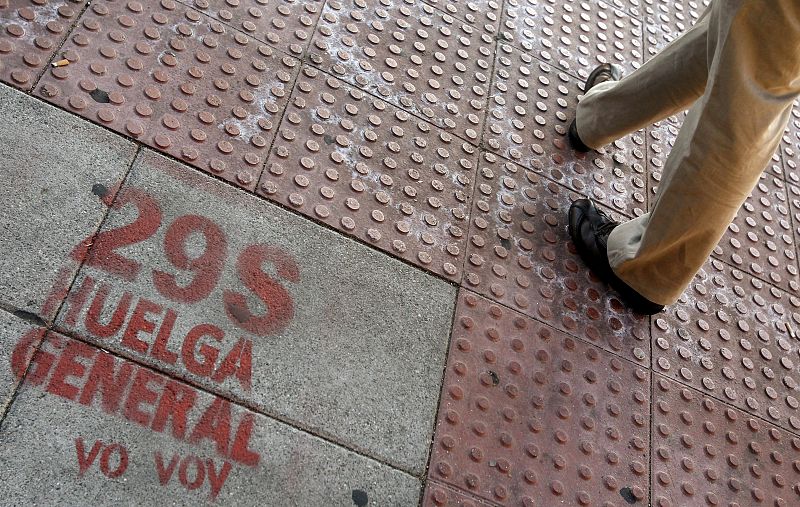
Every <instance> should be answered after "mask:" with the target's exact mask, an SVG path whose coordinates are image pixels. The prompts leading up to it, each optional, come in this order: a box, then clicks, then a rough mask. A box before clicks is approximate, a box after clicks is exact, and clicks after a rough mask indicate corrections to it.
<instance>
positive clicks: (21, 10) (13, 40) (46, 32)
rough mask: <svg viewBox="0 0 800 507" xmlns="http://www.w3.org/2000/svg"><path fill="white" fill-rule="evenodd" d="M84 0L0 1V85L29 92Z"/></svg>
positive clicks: (65, 34)
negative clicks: (0, 82)
mask: <svg viewBox="0 0 800 507" xmlns="http://www.w3.org/2000/svg"><path fill="white" fill-rule="evenodd" d="M86 3H87V2H86V0H0V81H3V82H6V83H9V84H11V85H13V86H16V87H17V88H21V89H23V90H25V91H28V90H30V89H31V88H33V85H34V84H35V83H36V79H37V78H38V77H39V74H40V73H41V72H42V70H43V69H44V68H45V67H46V66H47V65H48V64H49V62H50V59H51V58H52V57H53V54H54V53H55V52H56V50H58V47H59V46H60V45H61V42H62V41H63V40H64V37H66V36H67V33H68V32H69V28H70V26H72V23H73V22H74V21H75V19H76V18H77V17H78V15H79V14H80V13H81V11H82V10H83V8H84V6H85V5H86Z"/></svg>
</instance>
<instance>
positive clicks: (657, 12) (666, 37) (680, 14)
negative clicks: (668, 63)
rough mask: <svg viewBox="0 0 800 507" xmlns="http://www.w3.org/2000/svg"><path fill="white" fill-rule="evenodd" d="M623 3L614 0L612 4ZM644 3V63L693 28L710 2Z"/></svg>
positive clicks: (670, 0)
mask: <svg viewBox="0 0 800 507" xmlns="http://www.w3.org/2000/svg"><path fill="white" fill-rule="evenodd" d="M625 1H627V0H615V2H614V3H615V4H616V3H617V2H625ZM630 1H636V0H630ZM644 1H645V5H644V9H643V10H644V21H645V30H644V45H645V54H644V61H645V62H646V61H647V60H649V59H650V58H652V57H653V56H655V55H656V54H657V53H658V52H659V51H661V50H662V49H664V48H665V47H666V46H667V45H669V44H670V43H671V42H672V41H674V40H675V39H677V38H678V37H680V36H681V35H682V34H683V33H685V32H686V31H687V30H689V29H690V28H691V27H692V26H694V24H695V23H697V21H698V20H699V19H700V17H701V16H702V15H703V12H705V10H706V9H707V8H708V6H709V5H710V4H711V0H700V1H685V0H677V1H673V0H644Z"/></svg>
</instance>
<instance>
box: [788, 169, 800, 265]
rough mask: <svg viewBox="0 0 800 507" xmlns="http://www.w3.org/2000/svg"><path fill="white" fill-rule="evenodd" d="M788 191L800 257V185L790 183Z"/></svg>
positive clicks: (795, 240) (795, 239) (799, 255)
mask: <svg viewBox="0 0 800 507" xmlns="http://www.w3.org/2000/svg"><path fill="white" fill-rule="evenodd" d="M786 191H787V193H788V195H789V213H790V214H791V218H792V220H791V222H792V226H793V228H794V244H795V247H796V252H797V254H798V258H800V186H798V185H794V184H792V183H789V184H787V186H786Z"/></svg>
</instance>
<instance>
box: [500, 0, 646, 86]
mask: <svg viewBox="0 0 800 507" xmlns="http://www.w3.org/2000/svg"><path fill="white" fill-rule="evenodd" d="M500 34H501V35H502V36H503V38H504V39H505V40H507V41H508V42H510V43H511V44H513V45H515V46H517V47H520V48H522V49H524V50H525V51H528V52H529V53H530V54H532V55H533V56H535V57H537V58H539V59H541V60H543V61H545V62H547V63H550V64H552V65H556V66H559V67H561V68H562V69H564V70H566V71H569V72H571V73H572V74H573V75H575V76H578V77H580V78H582V79H586V78H587V77H588V76H589V73H590V72H591V71H592V69H593V68H594V67H596V66H597V65H599V64H601V63H607V62H608V63H614V64H617V65H619V66H621V67H622V68H623V69H625V70H626V71H627V72H632V71H633V70H635V69H636V68H638V67H639V66H641V64H642V22H641V21H640V20H638V19H636V18H632V17H630V16H628V15H627V14H625V13H624V12H622V11H621V10H619V9H617V8H615V7H613V6H612V5H610V4H607V3H605V2H602V1H600V2H590V1H583V0H506V4H505V9H504V12H503V18H502V21H501V25H500Z"/></svg>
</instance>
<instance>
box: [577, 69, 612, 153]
mask: <svg viewBox="0 0 800 507" xmlns="http://www.w3.org/2000/svg"><path fill="white" fill-rule="evenodd" d="M621 77H622V71H620V70H619V67H617V66H615V65H612V64H610V63H603V64H600V65H598V66H597V67H595V69H594V70H593V71H592V73H591V74H589V77H588V78H586V85H584V87H583V88H584V90H583V92H584V93H586V92H588V91H589V90H591V89H592V88H593V87H594V86H595V85H597V84H600V83H605V82H606V81H619V80H620V78H621ZM567 138H568V139H569V144H570V145H571V146H572V149H574V150H575V151H579V152H581V153H586V152H588V151H591V150H592V149H591V148H589V147H588V146H586V145H585V144H584V143H583V141H581V138H580V137H578V127H577V126H576V125H575V120H572V123H570V124H569V130H568V131H567Z"/></svg>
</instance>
